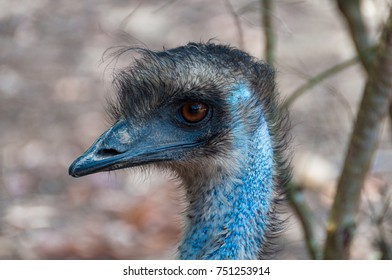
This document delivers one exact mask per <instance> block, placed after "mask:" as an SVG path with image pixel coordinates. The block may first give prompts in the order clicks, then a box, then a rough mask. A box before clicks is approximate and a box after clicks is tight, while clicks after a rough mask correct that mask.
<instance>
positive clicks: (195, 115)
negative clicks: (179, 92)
mask: <svg viewBox="0 0 392 280" xmlns="http://www.w3.org/2000/svg"><path fill="white" fill-rule="evenodd" d="M208 110H209V108H208V106H207V105H206V104H204V103H202V102H197V101H187V102H185V103H184V104H183V105H182V106H181V109H180V113H181V116H182V118H183V119H184V120H185V121H186V122H188V123H192V124H194V123H198V122H201V121H202V120H204V119H205V117H206V116H207V115H208Z"/></svg>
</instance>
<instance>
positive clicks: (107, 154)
mask: <svg viewBox="0 0 392 280" xmlns="http://www.w3.org/2000/svg"><path fill="white" fill-rule="evenodd" d="M120 154H122V152H119V151H117V150H116V149H102V150H100V151H98V155H100V156H103V157H110V156H116V155H120Z"/></svg>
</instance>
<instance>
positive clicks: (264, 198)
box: [178, 119, 273, 259]
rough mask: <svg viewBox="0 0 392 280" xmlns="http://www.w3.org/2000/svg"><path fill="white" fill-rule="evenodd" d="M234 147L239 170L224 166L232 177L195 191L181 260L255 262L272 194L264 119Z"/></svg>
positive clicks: (266, 225)
mask: <svg viewBox="0 0 392 280" xmlns="http://www.w3.org/2000/svg"><path fill="white" fill-rule="evenodd" d="M244 142H245V143H246V144H244ZM233 144H234V147H236V149H237V151H238V152H239V153H240V154H241V156H242V157H243V158H242V160H241V162H240V165H241V166H240V167H232V166H231V167H230V166H228V167H227V169H229V168H233V169H235V172H234V173H233V172H222V175H219V176H218V179H216V178H214V179H213V180H212V179H211V180H210V181H209V182H204V183H203V184H204V185H202V186H201V187H200V186H199V189H200V193H199V194H198V195H197V197H195V200H194V201H192V202H191V203H190V205H189V208H188V211H187V213H186V214H187V216H186V226H185V232H184V238H183V241H182V242H181V244H180V246H179V256H178V257H179V258H180V259H257V258H258V257H259V253H260V249H261V247H262V246H263V242H264V235H265V232H266V229H267V227H268V225H269V220H268V212H269V209H270V204H271V199H272V195H273V194H272V193H273V190H272V169H273V167H272V165H273V159H272V156H273V154H272V146H271V141H270V135H269V133H268V129H267V125H266V123H265V120H264V119H262V120H261V124H260V126H259V127H258V128H257V129H256V131H255V132H254V133H253V134H252V135H250V137H249V138H248V139H246V140H244V138H242V139H234V143H233ZM233 174H235V175H233Z"/></svg>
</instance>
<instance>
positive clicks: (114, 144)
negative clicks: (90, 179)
mask: <svg viewBox="0 0 392 280" xmlns="http://www.w3.org/2000/svg"><path fill="white" fill-rule="evenodd" d="M168 130H169V131H168ZM178 139H181V138H179V137H178V135H175V133H172V132H170V128H169V127H165V125H164V124H163V123H162V122H157V123H155V124H154V123H152V124H150V125H148V126H143V127H139V126H138V127H135V128H132V129H130V126H129V124H128V123H127V121H125V120H120V121H118V122H117V123H116V124H115V125H113V126H112V127H111V128H109V129H108V130H107V131H106V132H104V133H103V134H102V135H101V136H100V137H99V138H98V139H97V140H96V141H95V143H94V144H93V145H92V146H91V147H90V148H89V149H88V150H87V151H86V152H85V153H84V154H82V155H81V156H80V157H79V158H77V159H76V160H75V161H74V162H73V163H72V164H71V166H70V167H69V170H68V172H69V174H70V175H71V176H73V177H80V176H84V175H88V174H92V173H96V172H101V171H109V170H116V169H122V168H127V167H133V166H138V165H143V164H147V163H151V162H158V161H170V160H176V159H178V158H179V155H180V153H179V152H180V151H181V150H183V149H187V148H191V147H193V146H195V145H197V143H193V144H192V143H191V144H190V143H189V142H188V143H184V142H182V141H178Z"/></svg>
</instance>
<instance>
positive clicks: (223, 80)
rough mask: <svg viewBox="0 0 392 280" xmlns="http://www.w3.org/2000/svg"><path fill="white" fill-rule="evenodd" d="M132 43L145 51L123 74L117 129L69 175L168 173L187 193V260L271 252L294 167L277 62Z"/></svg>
mask: <svg viewBox="0 0 392 280" xmlns="http://www.w3.org/2000/svg"><path fill="white" fill-rule="evenodd" d="M129 50H133V51H136V52H137V53H138V54H140V58H138V59H135V61H134V63H132V65H131V66H129V67H127V68H124V69H122V70H121V71H119V72H117V74H115V77H114V85H115V86H116V89H117V91H116V92H117V95H116V98H114V99H113V100H112V101H111V102H109V104H110V106H109V108H110V110H109V111H110V115H111V117H112V119H113V126H111V127H110V128H109V129H108V130H107V131H106V132H104V133H103V134H102V135H101V136H100V137H99V138H98V139H97V140H96V142H95V143H94V144H93V145H92V146H91V147H90V148H89V149H88V150H87V151H86V152H85V153H84V154H83V155H81V156H80V157H79V158H77V159H76V160H75V161H74V162H73V163H72V165H71V166H70V168H69V174H70V175H72V176H74V177H80V176H84V175H88V174H91V173H95V172H101V171H110V170H116V169H122V168H128V167H137V166H143V167H148V166H150V165H154V166H155V167H158V168H162V169H165V170H170V171H172V172H173V173H174V174H176V177H178V178H179V179H180V181H181V184H182V187H183V188H185V193H186V195H185V196H186V200H187V208H186V211H185V212H184V219H185V226H184V234H183V240H182V241H181V242H180V244H179V246H178V255H177V257H178V258H179V259H257V258H265V254H266V252H267V251H268V247H269V246H268V245H269V244H270V243H271V242H270V237H271V236H274V235H276V233H277V231H279V228H280V226H279V224H280V221H279V219H277V218H276V205H277V202H278V201H279V200H280V198H281V193H282V189H284V186H285V184H286V183H287V180H288V177H289V173H290V172H289V163H288V160H287V152H286V148H287V143H288V140H287V139H288V137H287V131H288V123H289V122H288V117H287V113H286V112H285V110H282V109H280V106H279V103H278V92H277V90H276V86H275V81H274V71H273V69H272V68H271V67H270V66H268V65H266V64H265V63H263V62H262V61H259V60H257V59H255V58H253V57H251V56H250V55H248V54H247V53H245V52H243V51H240V50H238V49H235V48H232V47H229V46H224V45H218V44H213V43H206V44H203V43H189V44H187V45H185V46H180V47H177V48H174V49H169V50H164V51H157V52H155V51H151V50H147V49H135V48H129V49H126V50H123V51H124V52H125V51H129Z"/></svg>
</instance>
